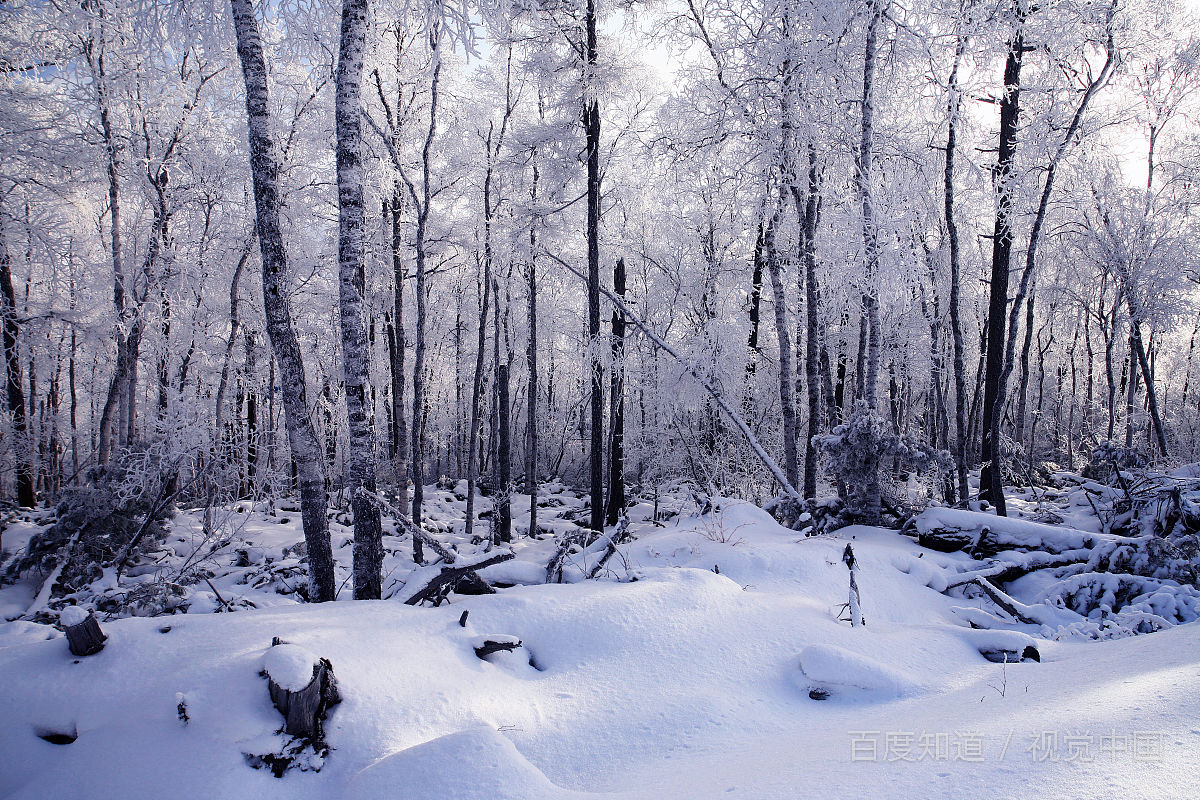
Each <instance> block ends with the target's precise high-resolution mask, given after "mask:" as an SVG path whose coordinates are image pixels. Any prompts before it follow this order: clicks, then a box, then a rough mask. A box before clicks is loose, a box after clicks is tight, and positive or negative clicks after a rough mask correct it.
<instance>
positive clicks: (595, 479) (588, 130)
mask: <svg viewBox="0 0 1200 800" xmlns="http://www.w3.org/2000/svg"><path fill="white" fill-rule="evenodd" d="M584 27H585V29H586V30H585V34H586V39H587V41H586V42H585V64H584V73H585V80H584V87H585V88H584V98H583V116H584V129H585V138H586V140H587V261H588V273H587V278H588V280H587V285H588V345H589V347H588V350H589V352H590V353H591V356H590V359H589V360H590V373H591V374H590V378H591V429H590V430H589V431H588V433H589V435H590V452H589V455H588V459H589V463H590V468H591V511H592V513H591V522H590V524H591V527H592V530H595V531H602V530H604V375H603V366H602V364H601V361H600V349H599V348H600V101H599V100H598V99H597V86H596V79H595V75H594V72H595V69H596V61H597V56H598V52H597V43H596V0H587V10H586V13H585V15H584Z"/></svg>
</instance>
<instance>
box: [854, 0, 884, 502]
mask: <svg viewBox="0 0 1200 800" xmlns="http://www.w3.org/2000/svg"><path fill="white" fill-rule="evenodd" d="M868 5H869V7H870V14H871V16H870V18H869V20H868V22H867V35H866V46H865V53H864V57H863V89H862V124H861V129H860V134H861V136H860V139H859V145H858V152H857V153H856V157H855V160H854V188H855V193H856V194H857V195H858V202H859V205H860V206H861V208H862V239H863V253H864V259H865V263H864V267H865V269H864V276H863V281H864V286H865V288H864V290H863V295H862V308H863V316H864V320H865V325H866V328H867V330H866V348H865V350H866V352H865V359H864V358H863V357H862V348H861V341H860V359H859V360H860V365H861V366H862V369H861V373H860V374H861V380H860V381H859V389H858V391H859V396H860V397H861V399H862V401H863V403H864V405H865V410H866V413H868V414H875V413H876V409H877V405H878V398H877V384H878V383H879V349H880V340H881V334H882V331H880V329H879V325H880V323H879V231H878V229H877V226H876V223H875V206H874V203H873V201H872V198H871V161H872V159H873V153H874V147H873V129H874V116H875V92H874V83H875V48H876V40H877V37H878V34H879V23H880V21H881V20H882V19H883V11H884V6H883V3H882V2H881V0H869V2H868ZM860 339H861V337H860ZM864 360H865V364H863V362H864ZM866 462H867V463H866V467H865V468H864V470H863V474H862V475H860V476H857V477H858V479H859V480H861V482H862V485H861V486H858V487H855V492H856V494H857V495H858V503H859V504H860V506H861V507H860V508H859V509H858V511H859V513H861V514H862V516H863V519H864V521H865V522H866V523H867V524H869V525H873V524H877V523H878V522H879V518H880V509H881V507H882V493H883V489H882V485H881V483H880V478H879V463H878V456H874V455H873V454H872V455H868V456H867V459H866Z"/></svg>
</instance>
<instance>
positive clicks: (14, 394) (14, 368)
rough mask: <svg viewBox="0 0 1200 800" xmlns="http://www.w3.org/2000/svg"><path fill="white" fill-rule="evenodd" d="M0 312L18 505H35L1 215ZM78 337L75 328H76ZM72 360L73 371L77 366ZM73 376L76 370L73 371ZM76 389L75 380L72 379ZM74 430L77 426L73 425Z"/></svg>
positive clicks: (13, 300)
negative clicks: (1, 305)
mask: <svg viewBox="0 0 1200 800" xmlns="http://www.w3.org/2000/svg"><path fill="white" fill-rule="evenodd" d="M0 303H3V307H2V308H0V312H2V313H3V316H4V322H3V326H4V332H3V336H4V367H5V384H6V386H7V388H8V391H7V396H8V411H9V413H10V414H11V415H12V426H13V439H14V440H15V441H14V442H13V445H12V453H13V456H14V458H15V460H16V467H17V505H20V506H24V507H25V508H33V506H34V505H35V504H36V502H37V497H36V496H35V494H34V491H33V466H32V464H31V463H30V452H29V450H30V442H29V424H28V422H27V417H26V414H25V393H24V388H23V387H22V385H21V356H20V351H19V345H18V340H19V333H20V328H19V327H18V325H17V302H16V295H15V294H14V292H13V282H12V261H11V259H10V257H9V254H8V244H7V241H6V239H5V236H4V219H3V217H2V216H0ZM72 336H74V331H72ZM73 341H74V339H72V342H73ZM74 363H75V362H74V360H72V362H71V364H72V370H73V369H74ZM72 375H74V372H73V371H72ZM71 385H72V389H74V382H72V384H71ZM72 429H74V428H73V427H72Z"/></svg>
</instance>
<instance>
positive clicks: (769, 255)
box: [763, 192, 800, 486]
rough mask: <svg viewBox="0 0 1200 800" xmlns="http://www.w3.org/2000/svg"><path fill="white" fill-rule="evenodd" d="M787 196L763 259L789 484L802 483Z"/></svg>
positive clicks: (774, 217)
mask: <svg viewBox="0 0 1200 800" xmlns="http://www.w3.org/2000/svg"><path fill="white" fill-rule="evenodd" d="M782 204H783V193H782V192H780V197H779V199H778V201H777V202H776V205H775V211H774V212H773V213H772V215H771V220H770V222H768V223H767V228H766V231H765V232H764V234H763V258H764V259H765V261H766V267H767V274H768V275H769V276H770V279H771V296H772V298H773V299H774V303H773V304H772V305H773V306H774V310H775V337H776V339H777V340H778V342H779V409H780V414H781V416H782V417H783V474H784V475H786V476H787V479H788V483H790V484H791V485H792V486H796V485H797V484H799V483H800V466H799V464H797V463H796V400H795V394H794V386H795V384H793V383H792V372H793V370H792V341H791V335H790V334H789V333H788V322H787V296H786V295H785V294H784V290H783V280H782V278H781V276H780V272H781V268H780V264H779V251H778V249H777V248H776V246H775V235H776V230H777V229H778V227H779V215H780V206H781V205H782Z"/></svg>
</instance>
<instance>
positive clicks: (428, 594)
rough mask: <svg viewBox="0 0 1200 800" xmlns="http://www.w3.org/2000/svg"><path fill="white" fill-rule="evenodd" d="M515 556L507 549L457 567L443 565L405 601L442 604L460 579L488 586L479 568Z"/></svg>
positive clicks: (409, 602)
mask: <svg viewBox="0 0 1200 800" xmlns="http://www.w3.org/2000/svg"><path fill="white" fill-rule="evenodd" d="M515 557H516V554H515V553H513V552H512V551H511V550H506V551H504V552H502V553H497V554H495V555H492V556H488V557H487V558H484V559H482V560H481V561H475V562H473V563H470V564H462V565H460V566H456V567H442V571H441V572H439V573H438V574H437V575H436V576H435V577H434V578H433V579H432V580H430V581H429V582H428V583H426V584H425V585H424V586H422V587H421V588H420V589H418V590H416V591H415V592H414V593H413V594H411V595H409V597H408V599H407V600H405V601H404V602H405V604H406V605H410V606H416V605H420V604H421V603H423V602H425V601H426V600H428V601H430V602H432V603H433V604H434V605H435V606H438V605H441V603H442V601H443V600H445V599H446V595H448V594H450V592H452V591H454V589H455V587H457V586H458V585H459V582H460V581H463V580H470V581H472V583H473V584H474V585H478V584H480V583H482V584H484V585H485V586H486V585H487V582H486V581H484V580H483V579H482V578H480V577H479V575H478V573H477V570H481V569H483V568H484V567H490V566H491V565H492V564H499V563H500V562H502V561H508V560H509V559H512V558H515ZM489 588H490V587H489ZM493 591H494V590H493Z"/></svg>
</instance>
